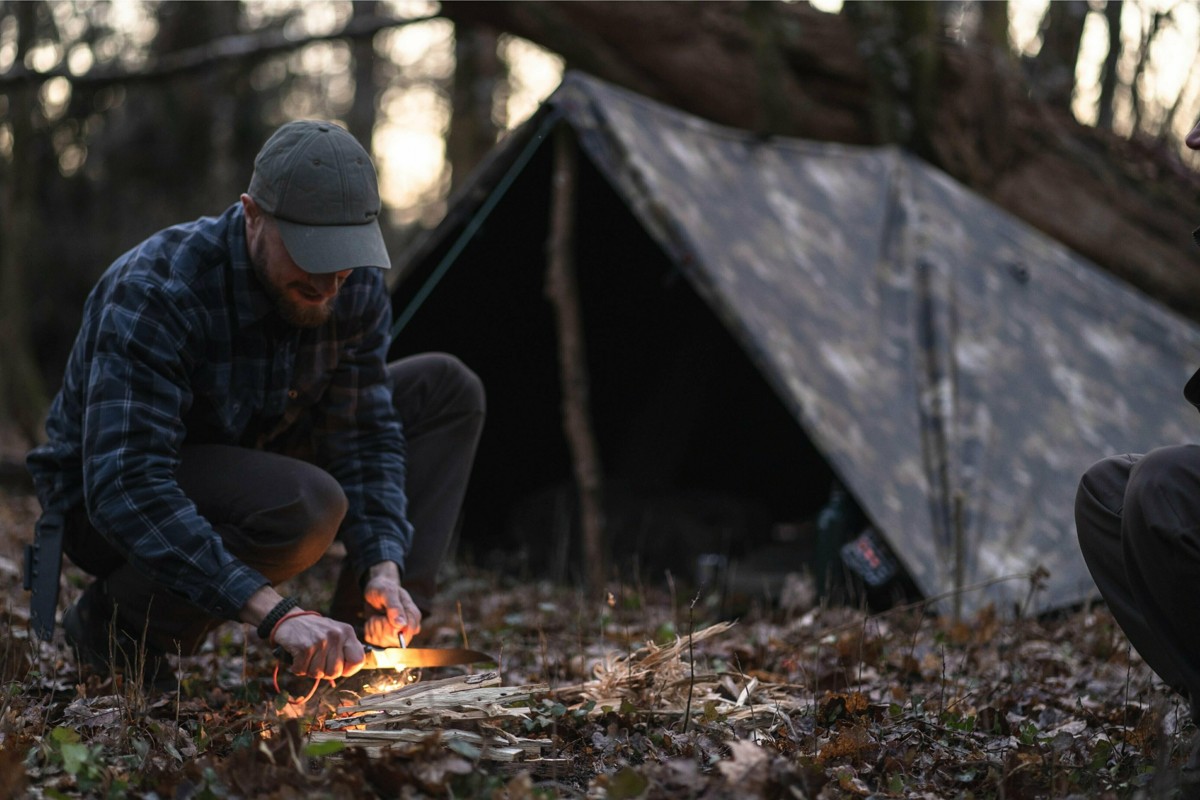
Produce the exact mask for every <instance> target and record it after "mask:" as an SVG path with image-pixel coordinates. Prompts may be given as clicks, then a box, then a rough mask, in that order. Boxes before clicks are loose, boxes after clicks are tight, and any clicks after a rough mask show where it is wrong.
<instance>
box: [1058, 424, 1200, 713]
mask: <svg viewBox="0 0 1200 800" xmlns="http://www.w3.org/2000/svg"><path fill="white" fill-rule="evenodd" d="M1075 520H1076V528H1077V530H1078V534H1079V544H1080V549H1081V550H1082V551H1083V556H1084V560H1085V561H1086V562H1087V565H1088V568H1089V570H1091V573H1092V577H1093V578H1094V579H1095V581H1096V585H1097V587H1098V588H1099V589H1100V593H1101V595H1103V597H1104V599H1105V601H1106V602H1107V603H1108V605H1109V608H1110V609H1111V610H1112V613H1113V616H1114V617H1115V618H1116V620H1117V622H1118V624H1119V625H1120V626H1121V628H1122V629H1123V630H1124V631H1125V634H1126V635H1127V636H1128V637H1129V640H1130V642H1132V643H1133V646H1134V647H1135V648H1136V649H1137V651H1138V653H1140V654H1141V656H1142V658H1144V659H1145V660H1146V663H1147V664H1149V665H1150V667H1151V668H1152V669H1153V670H1154V671H1155V672H1156V673H1158V675H1159V677H1161V678H1162V679H1163V680H1164V681H1165V682H1166V683H1167V684H1169V685H1170V686H1172V687H1174V688H1175V689H1177V690H1178V691H1180V692H1181V693H1183V694H1185V695H1186V696H1188V697H1189V699H1190V702H1191V703H1192V714H1193V716H1194V717H1197V718H1200V714H1198V712H1200V707H1198V706H1200V703H1197V701H1200V614H1198V613H1196V612H1197V611H1198V610H1200V608H1198V606H1200V593H1198V590H1200V447H1197V446H1194V445H1186V446H1177V447H1164V448H1160V449H1158V450H1154V451H1152V452H1150V453H1148V454H1146V455H1145V456H1141V457H1139V456H1115V457H1112V458H1108V459H1105V460H1103V461H1101V462H1098V463H1097V464H1095V465H1093V466H1092V467H1091V468H1090V469H1089V470H1088V471H1087V473H1086V474H1085V475H1084V477H1083V480H1082V481H1081V483H1080V487H1079V492H1078V494H1077V496H1076V504H1075Z"/></svg>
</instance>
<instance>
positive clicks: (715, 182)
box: [395, 74, 1200, 610]
mask: <svg viewBox="0 0 1200 800" xmlns="http://www.w3.org/2000/svg"><path fill="white" fill-rule="evenodd" d="M560 126H569V128H570V129H571V131H572V132H573V134H574V136H575V137H576V140H577V142H578V146H579V151H580V153H581V154H582V155H583V158H581V159H580V161H581V163H582V167H581V169H582V172H581V176H580V190H579V197H578V223H577V224H578V237H579V239H578V242H577V247H576V253H577V258H578V269H579V274H580V280H581V294H582V296H583V298H584V324H585V334H586V335H587V336H588V337H589V350H588V357H589V368H590V370H591V374H592V392H593V399H594V403H595V408H594V412H595V423H596V428H597V436H598V439H599V440H600V443H601V455H602V458H603V459H604V462H605V469H606V473H607V474H610V475H612V476H613V478H614V489H613V492H614V494H615V495H618V496H620V495H621V493H622V492H623V491H628V492H629V493H630V494H631V495H636V496H637V497H639V498H641V505H640V506H639V507H640V508H641V509H642V511H643V512H644V513H642V514H641V516H640V517H639V519H640V522H639V523H638V524H639V525H640V526H641V527H642V528H643V529H644V530H642V531H641V532H640V533H638V534H637V536H638V538H637V543H638V546H640V547H645V548H648V549H650V550H652V549H653V548H654V547H656V546H657V547H659V548H661V549H664V551H666V552H667V553H672V552H675V553H677V552H678V551H679V549H680V548H684V549H688V548H690V552H694V553H702V552H706V551H709V550H715V549H719V548H720V547H722V546H728V545H729V544H730V542H729V539H730V537H732V538H734V539H736V538H737V537H740V536H744V535H748V534H747V532H748V531H752V530H757V529H764V530H765V529H772V530H775V531H778V530H780V529H781V528H782V527H786V526H785V525H783V523H785V522H786V521H787V520H789V519H790V520H801V519H803V518H804V517H806V516H808V515H812V514H815V513H816V511H817V510H819V508H820V507H821V505H822V503H823V502H824V500H825V498H826V497H827V496H828V492H829V488H830V485H831V483H832V481H833V480H834V479H835V478H836V479H837V480H839V481H840V482H841V483H843V484H844V485H845V486H846V487H847V488H848V490H849V491H850V493H851V494H852V496H853V497H854V499H855V500H856V501H857V503H858V504H859V506H860V507H861V508H862V510H863V511H864V512H865V514H866V517H867V518H868V519H869V521H870V523H871V524H873V525H874V526H875V527H876V528H877V529H878V530H879V531H880V532H881V533H882V535H883V537H884V539H885V540H886V541H887V542H888V544H889V545H890V546H891V548H892V550H893V551H894V553H895V554H896V556H897V557H898V558H899V560H900V562H901V563H902V565H903V566H904V568H905V569H906V570H907V571H908V573H909V574H910V575H911V576H912V578H913V580H914V581H915V583H916V585H917V587H918V588H919V590H920V591H921V592H922V593H924V594H925V595H927V596H933V595H940V594H942V593H945V592H949V591H951V590H953V589H955V588H956V587H977V588H972V589H970V590H969V591H967V592H965V593H963V595H962V597H963V601H964V602H963V605H964V608H966V609H968V610H969V609H972V608H978V607H980V606H981V605H983V604H985V603H997V604H998V605H1000V606H1002V607H1012V606H1013V605H1015V604H1019V603H1023V602H1024V601H1025V599H1026V597H1027V594H1028V591H1029V583H1028V581H1026V580H1024V579H1022V578H1020V577H1013V576H1022V575H1026V574H1028V573H1030V572H1032V571H1033V570H1034V569H1035V568H1036V567H1038V566H1041V567H1044V568H1045V569H1046V570H1047V571H1048V573H1049V577H1048V578H1047V579H1046V581H1045V584H1044V586H1043V587H1042V589H1041V590H1040V591H1039V592H1038V593H1037V594H1036V595H1035V596H1034V598H1033V603H1034V607H1035V610H1045V609H1051V608H1057V607H1062V606H1066V605H1070V604H1073V603H1077V602H1080V601H1083V600H1086V599H1088V598H1090V597H1092V596H1094V593H1095V588H1094V585H1093V584H1092V581H1091V578H1090V576H1089V575H1088V573H1087V570H1086V568H1085V566H1084V564H1083V561H1082V558H1081V556H1080V555H1079V551H1078V546H1077V544H1076V541H1075V534H1074V523H1073V520H1072V506H1073V501H1074V493H1075V487H1076V485H1077V482H1078V478H1079V475H1080V474H1081V473H1082V471H1083V470H1084V469H1085V468H1086V467H1087V466H1088V465H1089V464H1090V463H1092V462H1093V461H1095V460H1097V459H1099V458H1101V457H1103V456H1105V455H1108V454H1110V453H1117V452H1143V451H1145V450H1147V449H1150V448H1152V447H1155V446H1158V445H1162V444H1171V443H1178V442H1184V441H1189V440H1192V439H1194V438H1195V432H1196V430H1197V426H1198V425H1200V419H1197V418H1196V416H1195V410H1194V409H1193V408H1191V407H1190V406H1189V405H1188V404H1187V403H1186V402H1185V401H1184V400H1183V398H1182V393H1181V390H1182V386H1183V384H1184V382H1185V381H1186V380H1187V378H1188V376H1189V375H1190V374H1191V372H1192V371H1193V370H1194V369H1195V368H1196V367H1197V366H1200V329H1198V328H1197V326H1195V325H1194V324H1192V323H1190V322H1189V321H1187V320H1185V319H1183V318H1181V317H1179V316H1178V315H1176V314H1174V313H1172V312H1171V311H1169V310H1167V309H1166V308H1164V307H1162V306H1161V305H1159V304H1157V303H1154V302H1152V301H1151V300H1149V299H1148V298H1146V297H1145V296H1143V295H1141V294H1139V293H1138V292H1136V291H1135V290H1133V289H1132V288H1130V287H1129V286H1127V285H1125V284H1123V283H1122V282H1120V281H1118V280H1117V279H1115V278H1113V277H1112V276H1110V275H1109V274H1108V273H1106V272H1104V271H1102V270H1100V269H1099V268H1097V267H1095V266H1094V265H1092V264H1091V263H1089V262H1087V261H1086V260H1084V259H1083V258H1081V257H1079V256H1077V255H1075V254H1074V253H1072V252H1070V251H1068V250H1067V249H1066V248H1064V247H1063V246H1061V245H1060V244H1058V243H1057V242H1055V241H1054V240H1052V239H1050V238H1048V237H1046V236H1045V235H1043V234H1041V233H1040V232H1038V231H1036V230H1035V229H1033V228H1031V227H1030V226H1028V225H1026V224H1025V223H1023V222H1021V221H1019V220H1017V219H1015V218H1014V217H1012V216H1011V215H1009V214H1008V213H1006V212H1005V211H1003V210H1001V209H999V208H997V207H995V206H993V205H991V204H989V203H988V202H986V201H985V200H983V199H981V198H980V197H978V196H977V195H975V194H973V193H972V192H971V191H969V190H968V189H966V188H964V187H962V186H961V185H959V184H957V183H956V182H954V181H953V180H952V179H950V178H949V177H947V176H946V175H945V174H943V173H941V172H939V171H938V170H936V169H935V168H933V167H931V166H929V165H928V164H926V163H924V162H922V161H920V160H919V159H917V158H915V157H914V156H912V155H910V154H907V153H905V152H903V151H901V150H898V149H895V148H853V147H846V146H840V145H836V144H824V143H811V142H804V141H796V140H783V139H769V140H764V139H762V138H760V137H756V136H754V135H752V134H749V133H745V132H742V131H735V130H730V129H727V128H721V127H718V126H715V125H712V124H710V123H707V122H704V121H702V120H699V119H696V118H694V117H690V116H688V115H685V114H683V113H680V112H678V111H676V110H673V109H670V108H667V107H664V106H662V105H659V104H656V103H653V102H651V101H649V100H647V99H645V98H641V97H638V96H636V95H633V94H631V93H629V92H626V91H623V90H620V89H617V88H615V87H612V86H609V85H607V84H604V83H602V82H600V81H597V80H595V79H592V78H589V77H587V76H584V75H579V74H570V75H568V77H567V78H566V80H564V82H563V84H562V86H561V87H560V88H559V89H558V90H557V91H556V92H555V94H554V95H553V96H552V97H551V98H550V99H549V100H548V101H547V102H546V103H545V104H544V106H543V107H542V109H541V110H540V111H539V112H538V113H537V114H536V115H535V116H534V117H533V118H532V119H531V120H530V121H529V122H528V123H526V125H525V126H524V127H523V128H521V129H520V130H518V131H516V132H514V133H513V134H512V135H511V136H510V137H509V138H508V139H507V140H506V141H505V142H504V143H503V144H502V145H500V146H499V147H498V148H497V149H496V151H495V152H494V153H493V154H492V157H491V158H490V159H489V160H488V161H487V162H486V163H485V164H484V165H482V166H481V168H480V169H479V170H478V171H477V172H476V173H475V175H474V176H473V177H472V179H471V181H470V183H469V184H468V186H467V187H466V189H465V190H464V191H463V192H462V193H460V194H459V196H458V197H457V198H456V199H455V200H454V201H453V202H452V204H451V207H450V210H449V212H448V214H447V216H446V218H445V220H444V221H443V222H442V223H441V224H440V225H439V226H438V227H437V228H436V229H434V230H433V231H431V232H430V233H429V235H427V236H426V237H424V238H423V239H422V240H420V241H419V242H418V243H417V244H416V246H414V247H413V248H411V249H410V251H409V253H408V254H406V256H405V257H403V258H401V259H398V261H399V262H400V263H401V265H402V269H403V279H402V281H401V283H400V285H399V287H398V290H397V292H396V299H395V307H396V310H397V317H398V319H399V320H400V321H401V322H402V324H403V330H401V331H400V333H399V336H398V339H397V341H396V343H395V352H396V353H397V354H400V353H405V352H413V351H416V350H420V349H427V348H436V349H443V350H448V351H451V352H455V353H456V354H459V355H460V356H462V357H463V358H464V360H465V361H467V362H468V363H469V364H470V365H471V366H472V367H473V368H475V369H476V371H478V372H479V373H480V374H481V376H482V377H483V378H484V380H485V381H486V382H487V383H488V386H489V421H488V431H487V433H485V444H484V445H483V446H482V449H481V453H480V461H479V463H478V465H477V469H476V473H475V478H474V485H473V488H472V490H471V493H472V500H471V501H469V503H468V518H467V526H468V527H470V526H477V527H480V528H482V529H484V530H489V531H493V533H490V534H488V535H491V536H494V537H497V538H499V537H500V536H501V535H502V534H501V533H500V531H501V530H502V528H503V529H504V530H508V531H511V529H512V520H513V519H519V518H520V517H521V515H522V513H524V514H525V515H526V517H527V518H528V519H527V522H528V523H529V525H533V526H535V527H536V525H537V524H543V525H546V526H548V527H547V528H546V530H548V531H549V530H553V529H554V528H553V525H554V524H555V519H553V518H551V517H552V516H553V515H551V517H547V514H548V513H549V512H548V511H547V509H552V508H553V504H552V503H550V502H549V501H547V503H543V504H542V505H541V506H538V504H536V503H534V504H532V505H526V506H522V505H521V504H520V502H519V500H520V499H521V498H525V497H530V496H533V495H536V493H537V491H538V490H539V487H553V486H556V485H557V486H559V487H560V488H561V486H562V485H563V483H564V481H569V476H570V465H569V461H568V456H567V452H566V447H565V443H564V441H563V439H562V435H561V432H560V428H559V419H560V410H559V390H558V373H557V364H556V350H555V348H556V343H555V339H554V324H553V318H552V316H551V310H550V307H549V305H548V303H547V302H546V301H545V299H544V295H543V291H542V284H543V281H544V273H545V256H544V252H545V242H546V237H547V228H548V224H547V221H548V217H549V197H550V170H551V158H550V153H551V150H552V147H551V146H550V145H549V144H548V141H549V138H550V135H551V133H552V132H553V131H554V130H556V129H558V128H559V127H560ZM1187 241H1188V240H1187V233H1186V232H1182V233H1181V243H1180V246H1181V247H1185V246H1187ZM546 491H550V490H546ZM545 496H546V497H557V498H560V499H561V497H563V496H566V495H565V494H564V493H562V492H560V493H559V494H554V492H552V491H551V492H550V494H548V495H545ZM651 496H652V497H654V498H656V499H655V500H654V501H652V502H651V501H647V500H646V498H648V497H651ZM732 498H751V499H752V502H749V503H743V502H737V501H735V500H734V499H732ZM472 503H474V505H472ZM647 508H651V509H652V511H653V513H649V512H646V509H647ZM530 509H535V510H530ZM536 509H540V510H536ZM673 509H674V510H677V511H681V513H682V515H683V516H684V517H687V516H688V515H691V517H693V518H695V517H697V516H699V517H703V518H704V521H703V522H696V524H691V525H679V526H677V528H678V529H677V530H676V529H671V522H670V519H669V518H670V512H671V511H672V510H673ZM538 514H541V517H538ZM706 514H707V517H705V515H706ZM500 517H504V518H505V520H506V522H505V523H504V526H501V524H500V521H499V518H500ZM647 518H649V521H647ZM530 520H533V521H530ZM538 520H540V523H539V522H538ZM707 523H712V524H711V525H708V524H707ZM656 525H657V526H659V527H656ZM505 526H507V527H505ZM713 530H716V531H722V530H723V531H725V533H723V534H720V533H718V534H716V536H717V538H718V539H719V538H720V537H721V536H724V537H725V538H724V540H723V541H713V540H712V531H713ZM704 531H707V533H705V532H704ZM706 536H707V537H708V538H706ZM545 547H546V548H550V547H551V544H550V543H549V542H547V543H546V544H545Z"/></svg>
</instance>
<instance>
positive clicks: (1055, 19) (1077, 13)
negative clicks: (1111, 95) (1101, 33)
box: [1033, 0, 1088, 111]
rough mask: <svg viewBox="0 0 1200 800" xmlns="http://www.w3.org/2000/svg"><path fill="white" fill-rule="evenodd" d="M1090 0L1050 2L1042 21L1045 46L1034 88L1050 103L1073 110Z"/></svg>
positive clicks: (1036, 64) (1036, 61)
mask: <svg viewBox="0 0 1200 800" xmlns="http://www.w3.org/2000/svg"><path fill="white" fill-rule="evenodd" d="M1087 15H1088V4H1087V0H1059V1H1058V2H1055V3H1050V5H1049V6H1048V7H1047V9H1046V16H1045V18H1044V19H1043V21H1042V49H1041V50H1040V51H1038V54H1037V58H1035V59H1034V61H1033V66H1034V69H1033V83H1034V85H1033V89H1034V92H1035V93H1036V94H1037V95H1039V96H1040V97H1041V98H1042V99H1043V100H1044V101H1045V102H1046V103H1049V104H1050V105H1052V106H1054V107H1056V108H1059V109H1062V110H1064V111H1070V110H1071V98H1072V97H1073V96H1074V94H1075V65H1076V64H1077V63H1078V62H1079V44H1080V42H1081V41H1082V40H1083V26H1084V23H1085V22H1086V21H1087Z"/></svg>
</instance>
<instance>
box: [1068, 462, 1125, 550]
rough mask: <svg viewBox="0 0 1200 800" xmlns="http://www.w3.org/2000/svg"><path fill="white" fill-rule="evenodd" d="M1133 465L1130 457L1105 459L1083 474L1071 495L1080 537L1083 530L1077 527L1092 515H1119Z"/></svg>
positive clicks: (1083, 526) (1082, 526) (1082, 527)
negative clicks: (1077, 486) (1098, 513)
mask: <svg viewBox="0 0 1200 800" xmlns="http://www.w3.org/2000/svg"><path fill="white" fill-rule="evenodd" d="M1133 462H1134V458H1133V457H1132V456H1128V455H1119V456H1109V457H1108V458H1103V459H1101V460H1099V461H1097V462H1096V463H1095V464H1092V465H1091V466H1090V467H1088V469H1087V471H1085V472H1084V473H1083V477H1082V478H1080V480H1079V488H1078V490H1077V491H1076V493H1075V521H1076V525H1077V527H1078V528H1079V530H1080V533H1081V534H1082V533H1083V532H1084V529H1085V528H1086V527H1087V526H1085V525H1079V523H1080V522H1081V521H1084V520H1087V519H1088V518H1090V517H1091V516H1092V515H1093V514H1095V513H1096V512H1100V513H1102V514H1111V515H1119V514H1120V513H1121V507H1122V506H1123V505H1124V504H1125V486H1126V484H1127V483H1128V481H1129V469H1130V466H1131V464H1132V463H1133Z"/></svg>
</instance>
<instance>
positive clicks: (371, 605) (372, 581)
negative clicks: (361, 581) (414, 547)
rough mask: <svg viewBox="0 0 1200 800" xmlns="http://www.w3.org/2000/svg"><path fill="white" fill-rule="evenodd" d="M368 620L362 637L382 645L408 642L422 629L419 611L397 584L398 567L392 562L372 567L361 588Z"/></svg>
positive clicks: (402, 644) (398, 577) (387, 645)
mask: <svg viewBox="0 0 1200 800" xmlns="http://www.w3.org/2000/svg"><path fill="white" fill-rule="evenodd" d="M363 601H364V602H365V603H366V607H367V608H366V610H367V619H366V622H365V623H364V625H363V638H364V639H365V640H366V641H367V642H369V643H371V644H374V645H379V646H381V647H400V646H404V645H407V644H408V643H409V642H410V641H412V638H413V637H414V636H416V635H417V634H418V633H420V632H421V612H420V610H419V609H418V608H417V604H416V603H414V602H413V599H412V597H410V596H409V594H408V592H407V591H405V589H404V587H402V586H401V585H400V570H399V568H398V567H397V566H396V565H395V563H393V562H391V561H384V562H382V563H379V564H376V565H375V566H373V567H371V570H370V573H369V574H368V577H367V585H366V587H364V589H363Z"/></svg>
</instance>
